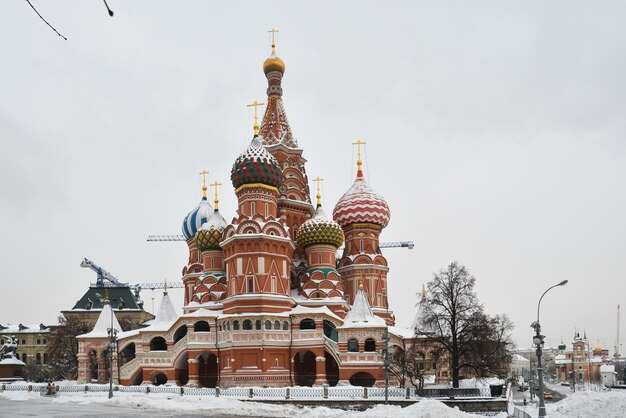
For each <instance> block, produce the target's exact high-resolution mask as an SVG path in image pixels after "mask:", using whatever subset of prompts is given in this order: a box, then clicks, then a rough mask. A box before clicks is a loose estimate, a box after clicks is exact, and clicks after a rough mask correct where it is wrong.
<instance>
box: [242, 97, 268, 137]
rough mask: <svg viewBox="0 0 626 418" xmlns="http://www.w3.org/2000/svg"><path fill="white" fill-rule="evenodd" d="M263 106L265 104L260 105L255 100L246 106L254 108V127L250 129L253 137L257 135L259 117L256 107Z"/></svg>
mask: <svg viewBox="0 0 626 418" xmlns="http://www.w3.org/2000/svg"><path fill="white" fill-rule="evenodd" d="M264 104H265V103H260V102H257V101H256V100H255V101H254V102H252V103H249V104H247V105H246V107H254V125H253V126H252V129H254V134H255V135H258V134H259V116H258V114H257V107H259V106H263V105H264Z"/></svg>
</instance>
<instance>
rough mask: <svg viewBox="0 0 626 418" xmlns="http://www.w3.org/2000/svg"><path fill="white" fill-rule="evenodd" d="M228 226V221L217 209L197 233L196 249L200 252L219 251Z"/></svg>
mask: <svg viewBox="0 0 626 418" xmlns="http://www.w3.org/2000/svg"><path fill="white" fill-rule="evenodd" d="M227 225H228V223H227V222H226V219H224V217H223V216H222V215H220V213H219V212H218V210H217V209H216V210H215V212H213V213H212V214H211V216H210V217H209V220H208V221H207V222H206V223H205V224H204V225H202V228H200V229H199V230H198V232H197V233H196V238H195V240H196V247H198V249H199V250H200V251H206V250H219V249H220V242H222V233H223V232H224V229H225V228H226V226H227Z"/></svg>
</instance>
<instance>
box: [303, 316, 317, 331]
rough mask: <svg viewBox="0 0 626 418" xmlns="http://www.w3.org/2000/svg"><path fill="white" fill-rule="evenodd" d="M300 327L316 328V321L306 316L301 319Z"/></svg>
mask: <svg viewBox="0 0 626 418" xmlns="http://www.w3.org/2000/svg"><path fill="white" fill-rule="evenodd" d="M300 329H315V321H314V320H312V319H311V318H306V319H303V320H302V321H300Z"/></svg>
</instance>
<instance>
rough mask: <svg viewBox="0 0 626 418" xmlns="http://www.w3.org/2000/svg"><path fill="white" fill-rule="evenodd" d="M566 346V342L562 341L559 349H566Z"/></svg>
mask: <svg viewBox="0 0 626 418" xmlns="http://www.w3.org/2000/svg"><path fill="white" fill-rule="evenodd" d="M566 348H567V346H566V345H565V343H564V342H563V341H561V344H559V350H565V349H566Z"/></svg>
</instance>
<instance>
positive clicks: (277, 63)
mask: <svg viewBox="0 0 626 418" xmlns="http://www.w3.org/2000/svg"><path fill="white" fill-rule="evenodd" d="M272 71H280V72H281V73H283V74H284V73H285V63H284V62H283V60H281V59H280V58H278V57H277V56H276V54H274V53H272V55H271V56H270V57H269V58H268V59H266V60H265V62H264V63H263V72H264V73H265V74H267V73H270V72H272Z"/></svg>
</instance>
